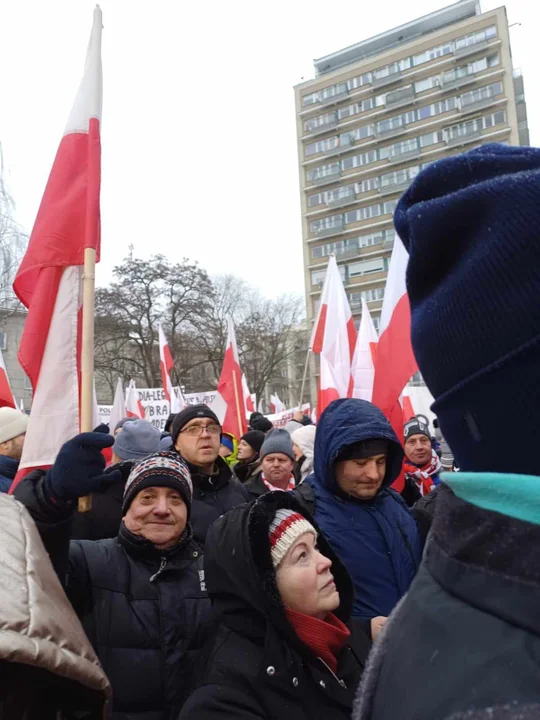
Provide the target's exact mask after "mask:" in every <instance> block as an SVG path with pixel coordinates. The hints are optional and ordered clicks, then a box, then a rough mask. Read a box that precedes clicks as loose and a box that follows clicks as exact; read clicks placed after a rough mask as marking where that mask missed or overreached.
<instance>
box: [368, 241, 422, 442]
mask: <svg viewBox="0 0 540 720" xmlns="http://www.w3.org/2000/svg"><path fill="white" fill-rule="evenodd" d="M408 259H409V256H408V254H407V251H406V250H405V247H404V246H403V243H402V242H401V240H400V239H399V237H397V236H396V241H395V243H394V250H393V252H392V258H391V260H390V268H389V270H388V278H387V280H386V289H385V293H384V302H383V307H382V311H381V324H380V329H379V343H378V345H377V363H376V367H375V379H374V382H373V403H374V404H375V405H377V406H378V407H379V408H380V409H381V410H382V411H383V413H384V414H385V415H386V417H388V418H390V415H391V414H392V412H393V410H394V407H395V404H396V403H399V398H400V395H401V393H402V392H403V388H404V387H405V385H406V384H407V383H408V382H409V380H410V379H411V377H412V376H413V375H414V373H415V372H416V371H417V370H418V365H417V364H416V359H415V357H414V353H413V349H412V344H411V308H410V305H409V296H408V295H407V287H406V284H405V272H406V270H407V262H408ZM394 429H395V428H394Z"/></svg>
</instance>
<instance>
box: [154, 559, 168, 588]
mask: <svg viewBox="0 0 540 720" xmlns="http://www.w3.org/2000/svg"><path fill="white" fill-rule="evenodd" d="M166 564H167V556H166V555H162V556H161V562H160V563H159V570H158V571H157V572H156V573H154V574H153V575H152V577H151V578H150V582H154V580H157V578H158V577H159V576H160V575H161V573H162V572H163V570H164V569H165V565H166Z"/></svg>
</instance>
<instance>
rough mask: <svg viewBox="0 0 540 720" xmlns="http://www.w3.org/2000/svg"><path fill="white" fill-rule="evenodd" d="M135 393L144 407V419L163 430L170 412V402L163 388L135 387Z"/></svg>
mask: <svg viewBox="0 0 540 720" xmlns="http://www.w3.org/2000/svg"><path fill="white" fill-rule="evenodd" d="M137 394H138V396H139V400H140V401H141V403H142V406H143V408H144V419H145V420H148V422H149V423H150V424H151V425H153V426H154V427H155V428H157V429H158V430H160V431H161V432H163V430H164V429H165V423H166V422H167V418H168V417H169V414H170V404H169V401H168V400H167V398H166V397H165V392H164V390H163V388H137Z"/></svg>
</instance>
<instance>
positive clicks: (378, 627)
mask: <svg viewBox="0 0 540 720" xmlns="http://www.w3.org/2000/svg"><path fill="white" fill-rule="evenodd" d="M387 620H388V618H387V617H384V616H383V615H379V616H378V617H374V618H371V639H372V640H373V642H375V640H376V639H377V638H378V637H379V635H380V634H381V632H382V629H383V627H384V626H385V623H386V621H387Z"/></svg>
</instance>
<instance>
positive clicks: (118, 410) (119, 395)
mask: <svg viewBox="0 0 540 720" xmlns="http://www.w3.org/2000/svg"><path fill="white" fill-rule="evenodd" d="M125 417H126V400H125V395H124V383H123V381H122V378H121V377H119V378H118V380H117V382H116V390H115V392H114V400H113V404H112V408H111V414H110V416H109V432H110V433H111V435H114V429H115V427H116V426H117V425H118V423H119V422H120V420H123V419H124V418H125Z"/></svg>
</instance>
